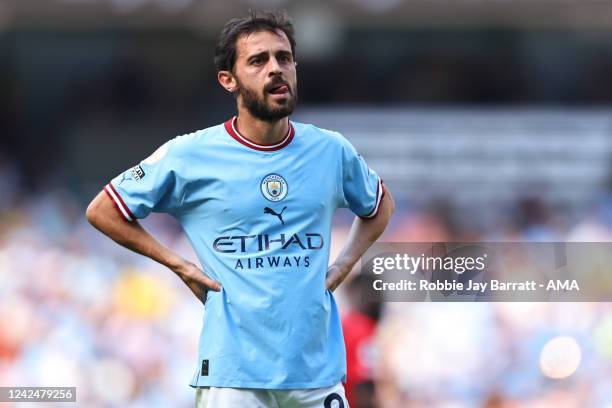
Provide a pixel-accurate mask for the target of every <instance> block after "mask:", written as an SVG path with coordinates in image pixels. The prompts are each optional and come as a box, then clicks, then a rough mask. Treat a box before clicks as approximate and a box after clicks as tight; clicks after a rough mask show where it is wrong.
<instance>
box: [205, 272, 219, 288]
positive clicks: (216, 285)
mask: <svg viewBox="0 0 612 408" xmlns="http://www.w3.org/2000/svg"><path fill="white" fill-rule="evenodd" d="M202 278H203V280H204V285H206V287H207V288H208V289H210V290H212V291H213V292H220V291H221V284H220V283H219V282H217V281H216V280H213V279H210V278H209V277H208V276H206V275H205V274H203V276H202Z"/></svg>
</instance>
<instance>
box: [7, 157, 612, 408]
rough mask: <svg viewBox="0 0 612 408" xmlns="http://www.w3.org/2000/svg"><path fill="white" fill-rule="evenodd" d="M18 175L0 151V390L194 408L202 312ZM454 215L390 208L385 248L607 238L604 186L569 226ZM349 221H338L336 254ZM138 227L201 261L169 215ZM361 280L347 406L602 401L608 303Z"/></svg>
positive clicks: (605, 400)
mask: <svg viewBox="0 0 612 408" xmlns="http://www.w3.org/2000/svg"><path fill="white" fill-rule="evenodd" d="M20 177H21V175H20V172H19V169H18V167H17V165H16V163H14V162H11V160H10V159H9V157H8V156H7V155H4V156H2V155H0V191H2V194H1V195H0V316H2V319H1V320H0V385H2V386H35V385H44V386H55V385H57V386H59V385H62V386H76V387H77V401H78V405H79V406H86V407H153V406H156V407H188V406H192V404H193V401H194V392H193V390H192V389H191V388H190V387H189V386H188V381H189V379H190V378H191V374H192V373H193V371H194V370H196V369H197V368H196V355H197V340H198V335H199V330H200V327H201V323H202V316H203V313H202V312H203V307H202V305H201V304H200V303H199V302H198V301H197V299H195V298H194V297H193V295H191V293H190V292H189V290H188V289H187V288H186V287H183V284H182V283H181V282H180V280H179V279H177V278H176V277H175V276H174V275H173V274H172V273H171V272H170V271H168V270H165V269H164V268H163V267H161V266H159V265H157V264H155V263H154V262H153V261H150V260H148V259H145V258H143V257H141V256H138V255H136V254H134V253H131V252H129V251H127V250H125V249H123V248H120V247H119V246H117V245H116V244H114V243H113V242H111V241H110V240H109V239H107V238H106V237H104V236H103V235H102V234H100V233H98V232H97V231H95V230H94V229H93V228H92V227H91V226H90V225H89V224H88V223H87V222H86V220H85V218H84V209H85V208H84V203H85V202H86V201H87V199H90V198H91V197H85V198H84V197H76V196H74V195H73V194H72V193H70V192H69V191H67V190H64V189H61V188H47V189H40V190H38V191H36V192H33V191H25V190H24V189H23V187H22V186H23V183H21V182H20ZM102 182H103V181H102ZM460 217H461V214H455V213H453V212H452V211H451V210H450V209H449V207H448V206H446V205H444V203H443V202H442V203H437V204H435V205H434V204H432V205H431V206H429V207H427V208H421V209H419V208H414V207H410V206H409V205H407V203H398V211H397V213H396V215H395V218H394V220H393V221H392V225H391V227H390V228H389V230H388V231H387V232H386V233H385V235H384V237H383V240H385V241H396V242H401V241H419V242H429V241H456V240H473V241H476V240H498V241H504V240H506V241H510V240H512V241H521V240H525V241H533V240H581V241H587V240H591V241H610V238H612V200H611V196H610V194H609V192H608V193H605V194H602V197H601V198H600V199H599V200H598V201H597V202H596V203H594V204H593V206H592V207H591V208H589V211H588V212H587V213H585V214H584V216H583V217H581V218H580V219H579V220H578V221H577V222H575V223H574V224H573V225H569V226H567V223H562V224H556V223H555V219H556V216H555V213H554V211H552V210H551V209H550V208H549V207H547V206H546V205H545V203H543V202H540V201H539V200H537V199H536V198H532V199H526V200H524V201H521V202H518V203H516V205H515V206H514V210H513V212H512V214H508V217H507V219H506V220H505V221H504V222H500V223H499V224H497V225H492V226H488V229H487V230H486V231H485V230H483V231H477V230H474V229H469V230H464V229H462V228H461V227H457V223H456V222H455V220H456V219H457V218H460ZM350 220H351V217H350V216H348V214H347V213H344V212H343V213H342V214H339V216H338V217H337V220H336V223H335V226H334V230H333V240H334V243H333V249H332V252H333V253H337V252H338V250H339V248H340V247H341V245H342V242H343V240H344V239H345V237H346V234H347V231H348V227H349V225H350ZM143 224H144V226H145V228H147V229H149V230H150V231H151V232H152V233H153V234H154V235H155V236H156V237H158V238H159V239H160V240H161V241H162V242H163V243H164V244H166V245H168V246H169V247H170V248H172V249H174V250H176V251H177V252H179V253H181V254H182V255H184V256H185V257H188V258H190V259H193V260H195V259H196V258H195V256H194V255H193V252H192V250H191V248H190V246H189V243H188V242H187V240H186V238H185V237H184V235H183V234H182V232H181V229H180V226H179V225H178V224H177V223H176V222H175V221H174V220H173V219H172V218H170V217H168V216H165V215H159V214H154V215H152V216H150V217H149V218H147V219H146V220H144V222H143ZM561 226H562V227H561ZM364 279H365V278H364V277H362V276H359V275H357V274H355V275H353V276H352V278H351V279H350V280H349V281H347V282H345V284H344V285H343V286H342V287H341V288H339V289H338V291H337V292H336V297H337V299H338V302H339V304H340V307H341V311H342V314H343V325H344V331H345V337H346V343H347V355H348V370H349V383H348V384H347V393H348V395H349V398H350V401H351V404H352V405H351V406H352V407H354V408H365V407H379V408H399V407H402V408H403V407H453V408H454V407H456V408H463V407H465V408H467V407H483V408H484V407H486V408H514V407H555V408H564V407H568V408H570V407H602V408H603V407H612V306H611V305H610V304H607V303H382V304H381V303H367V302H364V301H363V300H362V299H361V296H360V291H359V287H360V286H359V285H360V284H362V283H363V282H364ZM0 406H2V404H1V403H0ZM24 406H26V405H24ZM36 406H40V405H36Z"/></svg>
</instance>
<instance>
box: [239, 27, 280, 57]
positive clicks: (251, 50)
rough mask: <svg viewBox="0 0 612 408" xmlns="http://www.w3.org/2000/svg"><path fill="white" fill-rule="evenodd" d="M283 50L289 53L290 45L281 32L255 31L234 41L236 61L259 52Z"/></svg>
mask: <svg viewBox="0 0 612 408" xmlns="http://www.w3.org/2000/svg"><path fill="white" fill-rule="evenodd" d="M280 50H285V51H289V52H291V44H290V43H289V39H288V38H287V35H286V34H285V32H284V31H282V30H276V31H275V32H271V31H256V32H254V33H250V34H244V35H241V36H240V37H238V41H236V54H237V57H238V59H240V58H245V57H248V56H250V55H254V54H259V53H261V52H265V51H267V52H276V51H280Z"/></svg>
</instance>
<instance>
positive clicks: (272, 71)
mask: <svg viewBox="0 0 612 408" xmlns="http://www.w3.org/2000/svg"><path fill="white" fill-rule="evenodd" d="M268 65H269V71H268V74H269V75H270V76H272V75H276V74H279V73H280V72H281V67H280V64H279V63H278V60H277V59H276V58H275V57H272V58H270V59H269V61H268Z"/></svg>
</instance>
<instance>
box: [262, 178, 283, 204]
mask: <svg viewBox="0 0 612 408" xmlns="http://www.w3.org/2000/svg"><path fill="white" fill-rule="evenodd" d="M260 187H261V194H263V196H264V197H265V198H266V200H269V201H272V202H277V201H280V200H282V199H283V198H285V197H286V196H287V191H288V188H287V182H286V181H285V179H284V178H282V177H281V176H279V175H278V174H268V175H267V176H266V177H264V178H263V180H261V185H260Z"/></svg>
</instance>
